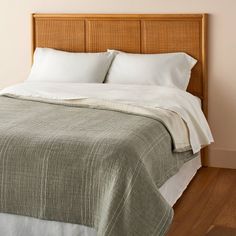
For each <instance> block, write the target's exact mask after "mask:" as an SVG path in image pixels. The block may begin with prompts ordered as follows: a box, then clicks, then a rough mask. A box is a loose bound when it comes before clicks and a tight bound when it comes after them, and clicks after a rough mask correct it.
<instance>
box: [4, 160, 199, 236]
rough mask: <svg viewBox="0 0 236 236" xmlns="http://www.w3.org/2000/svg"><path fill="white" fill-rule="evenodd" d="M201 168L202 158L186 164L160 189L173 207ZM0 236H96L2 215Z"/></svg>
mask: <svg viewBox="0 0 236 236" xmlns="http://www.w3.org/2000/svg"><path fill="white" fill-rule="evenodd" d="M200 166H201V160H200V156H198V157H196V158H194V159H193V160H191V161H189V162H187V163H185V164H184V165H183V166H182V168H181V169H180V170H179V172H178V173H177V174H176V175H174V176H172V177H171V178H170V179H169V180H167V181H166V183H165V184H164V185H163V186H161V188H160V189H159V190H160V192H161V194H162V195H163V197H164V198H165V199H166V200H167V202H169V204H170V205H171V206H173V205H174V203H175V202H176V201H177V200H178V199H179V197H180V196H181V195H182V193H183V192H184V190H185V189H186V187H187V186H188V184H189V183H190V181H191V180H192V178H193V177H194V175H195V174H196V172H197V170H198V169H199V168H200ZM0 235H4V236H5V235H6V236H42V235H43V236H96V231H95V230H94V229H92V228H89V227H86V226H83V225H75V224H68V223H61V222H55V221H46V220H39V219H35V218H31V217H25V216H17V215H11V214H4V213H0Z"/></svg>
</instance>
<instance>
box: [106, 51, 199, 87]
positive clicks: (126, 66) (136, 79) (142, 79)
mask: <svg viewBox="0 0 236 236" xmlns="http://www.w3.org/2000/svg"><path fill="white" fill-rule="evenodd" d="M108 51H110V52H113V53H114V54H116V56H115V59H114V60H113V62H112V65H111V67H110V70H109V72H108V75H107V78H106V83H115V84H140V85H141V84H143V85H160V86H167V87H175V88H176V87H177V88H179V89H182V90H186V89H187V87H188V83H189V80H190V76H191V69H192V68H193V66H194V65H195V64H196V62H197V60H195V59H194V58H192V57H190V56H189V55H188V54H186V53H182V52H181V53H165V54H132V53H124V52H120V51H115V50H108Z"/></svg>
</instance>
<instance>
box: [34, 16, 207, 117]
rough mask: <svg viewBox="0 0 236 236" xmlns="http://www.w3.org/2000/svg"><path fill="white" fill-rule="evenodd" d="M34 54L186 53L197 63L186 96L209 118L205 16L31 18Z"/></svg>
mask: <svg viewBox="0 0 236 236" xmlns="http://www.w3.org/2000/svg"><path fill="white" fill-rule="evenodd" d="M32 19H33V44H32V45H33V50H34V49H35V48H36V47H49V48H55V49H60V50H66V51H72V52H99V51H106V50H107V49H108V48H110V49H118V50H123V51H126V52H132V53H164V52H186V53H188V54H190V55H191V56H193V57H194V58H196V59H197V60H198V63H197V65H196V66H195V67H194V69H193V71H192V77H191V81H190V84H189V87H188V91H189V92H191V93H192V94H194V95H197V96H198V97H200V98H201V99H202V104H203V111H204V113H205V114H206V115H207V40H206V39H207V37H206V35H207V15H206V14H187V15H186V14H185V15H183V14H180V15H173V14H167V15H163V14H158V15H149V14H148V15H143V14H141V15H133V14H128V15H127V14H126V15H117V14H111V15H104V14H33V17H32Z"/></svg>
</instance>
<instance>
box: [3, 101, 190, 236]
mask: <svg viewBox="0 0 236 236" xmlns="http://www.w3.org/2000/svg"><path fill="white" fill-rule="evenodd" d="M172 147H173V143H172V139H171V136H170V135H169V132H168V131H167V129H166V128H165V127H164V126H163V124H162V123H161V122H159V121H157V120H155V119H152V118H147V117H143V116H140V115H134V114H127V113H122V112H116V111H111V110H103V109H91V108H85V107H73V106H65V105H58V104H48V103H43V102H36V101H26V100H21V99H14V98H7V97H0V212H4V213H12V214H19V215H24V216H32V217H36V218H40V219H46V220H55V221H63V222H70V223H76V224H83V225H86V226H90V227H93V228H95V229H96V230H97V232H98V236H107V235H111V236H125V235H135V236H139V235H140V236H149V235H164V234H165V232H166V230H167V229H168V227H169V225H170V223H171V220H172V214H173V212H172V209H171V207H170V206H169V205H168V204H167V202H166V201H165V200H164V198H163V197H162V196H161V194H160V193H159V191H158V188H159V187H160V186H161V185H162V184H163V183H164V182H165V181H166V180H167V179H168V178H169V177H171V176H172V175H174V174H175V173H176V172H177V171H178V169H179V168H180V167H181V166H182V164H183V163H184V162H186V161H187V160H190V159H191V158H193V155H192V152H191V151H189V152H183V153H174V152H172Z"/></svg>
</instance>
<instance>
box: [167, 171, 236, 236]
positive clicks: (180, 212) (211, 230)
mask: <svg viewBox="0 0 236 236" xmlns="http://www.w3.org/2000/svg"><path fill="white" fill-rule="evenodd" d="M174 210H175V216H174V220H173V224H172V226H171V229H170V231H169V233H168V234H167V235H168V236H203V235H206V236H236V170H230V169H219V168H201V169H200V170H199V171H198V173H197V175H196V177H195V178H194V179H193V181H192V182H191V183H190V186H189V187H188V189H187V190H186V191H185V193H184V194H183V196H182V197H181V199H180V200H179V201H178V202H177V203H176V205H175V206H174Z"/></svg>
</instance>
